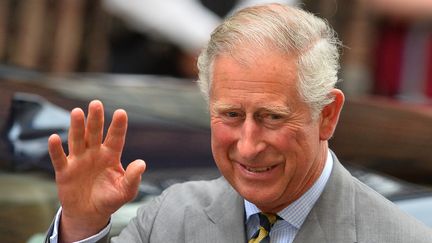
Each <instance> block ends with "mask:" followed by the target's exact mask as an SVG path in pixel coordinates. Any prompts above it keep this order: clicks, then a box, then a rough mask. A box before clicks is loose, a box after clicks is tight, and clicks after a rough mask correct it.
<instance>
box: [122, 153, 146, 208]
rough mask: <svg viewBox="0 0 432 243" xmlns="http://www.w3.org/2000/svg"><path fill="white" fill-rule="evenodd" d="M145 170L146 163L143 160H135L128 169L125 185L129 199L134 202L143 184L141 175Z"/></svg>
mask: <svg viewBox="0 0 432 243" xmlns="http://www.w3.org/2000/svg"><path fill="white" fill-rule="evenodd" d="M145 170H146V163H145V162H144V161H143V160H135V161H134V162H132V163H130V164H129V165H128V167H127V168H126V173H125V177H124V179H123V182H124V183H123V185H124V188H125V191H126V192H127V195H129V198H127V199H128V200H132V199H133V198H134V197H135V196H136V194H137V192H138V187H139V185H140V183H141V175H142V173H144V171H145Z"/></svg>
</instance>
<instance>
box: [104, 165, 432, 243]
mask: <svg viewBox="0 0 432 243" xmlns="http://www.w3.org/2000/svg"><path fill="white" fill-rule="evenodd" d="M334 160H335V162H334V166H333V171H332V174H331V176H330V178H329V181H328V183H327V185H326V187H325V189H324V191H323V193H322V195H321V196H320V198H319V199H318V201H317V202H316V204H315V206H314V208H313V209H312V210H311V212H310V213H309V215H308V216H307V218H306V220H305V222H304V224H303V225H302V227H301V229H300V231H299V232H298V234H297V236H296V238H295V240H294V242H295V243H300V242H302V243H306V242H310V243H315V242H328V243H339V242H340V243H354V242H358V243H360V242H361V243H374V242H377V243H384V242H386V243H387V242H392V243H399V242H400V243H409V242H413V243H414V242H415V243H422V242H424V243H431V242H432V230H431V229H430V228H428V227H426V226H425V225H423V224H422V223H420V222H418V221H417V220H416V219H414V218H412V217H411V216H408V215H406V214H405V213H403V212H401V211H400V210H399V209H398V208H397V207H396V206H395V205H394V204H392V203H391V202H389V201H387V200H386V199H385V198H383V197H382V196H381V195H379V194H378V193H376V192H375V191H373V190H371V189H370V188H368V187H367V186H365V185H364V184H362V183H361V182H359V181H358V180H356V179H355V178H353V177H352V176H351V175H350V174H349V172H348V171H346V170H345V168H343V166H342V165H341V164H340V163H339V162H338V160H337V158H336V157H334ZM244 220H245V213H244V205H243V199H242V198H241V196H240V195H239V194H238V193H237V192H236V191H235V190H234V189H233V188H232V187H231V186H230V185H229V184H228V183H227V182H226V180H225V179H224V178H219V179H217V180H213V181H200V182H187V183H184V184H178V185H174V186H172V187H170V188H169V189H167V190H166V191H165V192H164V193H163V194H162V195H161V196H159V197H157V198H155V199H154V200H153V201H152V202H150V203H148V204H146V205H144V206H143V207H141V208H140V209H139V211H138V213H137V216H136V217H135V218H134V219H133V220H132V221H131V222H130V223H129V225H128V226H127V227H126V228H125V229H124V230H123V231H122V232H121V234H120V235H119V236H118V237H116V238H113V239H112V242H188V243H189V242H243V243H244V242H246V239H245V223H244Z"/></svg>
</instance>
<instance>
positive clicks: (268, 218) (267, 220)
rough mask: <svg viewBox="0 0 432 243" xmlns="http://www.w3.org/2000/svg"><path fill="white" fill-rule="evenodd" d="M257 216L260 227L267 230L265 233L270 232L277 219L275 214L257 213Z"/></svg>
mask: <svg viewBox="0 0 432 243" xmlns="http://www.w3.org/2000/svg"><path fill="white" fill-rule="evenodd" d="M258 216H259V219H260V225H261V226H262V227H263V228H264V229H265V230H267V232H270V229H271V227H273V225H274V224H275V223H276V221H277V220H278V218H279V216H277V215H276V214H271V213H259V214H258Z"/></svg>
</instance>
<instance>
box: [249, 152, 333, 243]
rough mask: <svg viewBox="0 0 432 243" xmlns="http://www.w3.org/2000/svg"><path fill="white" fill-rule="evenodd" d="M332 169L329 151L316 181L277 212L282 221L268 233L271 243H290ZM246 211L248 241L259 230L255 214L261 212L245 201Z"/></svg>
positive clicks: (322, 188)
mask: <svg viewBox="0 0 432 243" xmlns="http://www.w3.org/2000/svg"><path fill="white" fill-rule="evenodd" d="M332 167H333V158H332V156H331V154H330V151H329V152H327V160H326V163H325V166H324V169H323V172H322V173H321V175H320V177H319V178H318V180H317V181H316V182H315V183H314V184H313V185H312V187H311V188H309V190H308V191H306V192H305V193H304V194H303V195H302V196H301V197H300V198H299V199H297V200H296V201H294V202H292V203H291V204H290V205H288V207H286V208H284V209H283V210H282V211H280V212H278V215H279V216H280V217H281V218H282V219H283V220H278V221H277V222H276V223H275V225H274V226H273V227H272V230H271V231H270V242H271V243H282V242H283V243H286V242H288V243H291V242H293V241H294V237H295V236H296V234H297V232H298V231H299V229H300V227H301V226H302V224H303V222H304V221H305V219H306V217H307V215H308V214H309V212H310V211H311V209H312V207H313V206H314V204H315V202H316V201H317V200H318V198H319V196H320V195H321V193H322V191H323V190H324V187H325V185H326V184H327V181H328V178H329V177H330V174H331V170H332ZM245 211H246V232H247V237H248V239H250V238H251V237H252V235H253V234H254V233H255V232H256V231H257V230H258V228H259V218H258V215H257V213H259V212H261V210H259V209H258V208H257V207H256V206H255V205H254V204H253V203H251V202H249V201H247V200H245Z"/></svg>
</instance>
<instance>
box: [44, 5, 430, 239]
mask: <svg viewBox="0 0 432 243" xmlns="http://www.w3.org/2000/svg"><path fill="white" fill-rule="evenodd" d="M337 44H338V41H337V40H336V39H335V37H334V33H333V31H332V30H331V28H329V26H327V25H326V23H325V22H324V21H322V20H321V19H319V18H316V17H314V16H313V15H311V14H309V13H306V12H304V11H302V10H300V9H296V8H293V7H288V6H284V5H278V4H270V5H262V6H256V7H251V8H246V9H244V10H241V11H239V12H237V13H236V14H235V15H233V16H232V17H230V18H229V19H227V20H226V21H225V22H224V23H223V24H221V25H220V26H219V27H218V28H217V29H216V30H215V31H214V32H213V34H212V36H211V40H210V42H209V43H208V45H207V47H206V48H205V49H204V50H203V52H202V53H201V55H200V57H199V60H198V67H199V71H200V76H199V84H200V87H201V90H202V91H203V93H204V95H205V97H206V98H207V100H208V103H209V109H210V116H211V131H212V138H211V139H212V141H211V142H212V151H213V155H214V159H215V161H216V164H217V166H218V168H219V170H220V172H221V173H222V175H223V177H221V178H219V179H217V180H213V181H200V182H187V183H184V184H178V185H174V186H172V187H171V188H169V189H167V190H166V191H165V192H163V193H162V195H161V196H159V197H157V198H155V199H154V200H153V201H151V202H150V203H147V204H145V205H143V206H142V207H141V208H140V209H139V210H138V213H137V216H136V217H135V218H134V219H133V220H132V221H131V222H130V223H129V225H128V226H127V227H126V228H125V229H124V230H123V231H122V232H121V234H120V235H119V236H118V237H117V238H113V239H112V242H247V241H248V242H343V243H346V242H432V233H431V230H430V229H429V228H427V227H426V226H424V225H422V224H421V223H419V222H417V221H416V220H415V219H413V218H411V217H409V216H407V215H406V214H404V213H402V212H401V211H399V210H398V209H397V208H396V207H395V206H394V205H393V204H392V203H390V202H388V201H386V200H385V199H384V198H382V197H381V196H380V195H378V194H377V193H375V192H374V191H372V190H371V189H369V188H367V187H366V186H365V185H363V184H361V183H360V182H359V181H357V180H356V179H354V178H353V177H352V176H351V175H350V174H349V173H348V172H347V171H346V170H345V169H344V168H343V167H342V166H341V164H340V163H339V162H338V159H337V158H336V156H335V155H334V154H333V153H332V152H331V151H329V149H328V142H327V141H328V140H329V139H330V138H331V136H332V134H333V131H334V130H335V127H336V124H337V122H338V118H339V114H340V111H341V109H342V105H343V103H344V95H343V93H342V92H341V91H340V90H338V89H335V83H336V81H337V70H338V66H339V65H338V50H337ZM84 118H85V117H84V113H83V111H82V110H81V109H74V110H73V111H72V112H71V129H70V135H69V155H68V156H66V155H65V154H64V152H63V149H62V147H61V141H60V138H59V137H58V136H56V135H53V136H51V137H50V139H49V151H50V155H51V159H52V162H53V165H54V167H55V171H56V181H57V185H58V191H59V197H60V201H61V204H62V209H61V211H59V213H58V215H57V218H56V220H55V223H54V224H53V226H52V227H51V229H50V233H49V236H50V237H49V238H48V239H47V241H51V242H56V241H60V242H71V241H76V240H82V239H85V240H86V241H84V242H95V241H104V240H107V239H106V238H107V237H106V235H107V234H108V231H109V221H110V215H111V214H112V213H113V212H115V211H116V210H117V209H118V208H119V207H121V206H122V205H123V204H124V203H126V202H127V201H129V200H131V199H132V198H133V197H134V195H135V194H136V191H137V187H138V185H139V183H140V180H141V174H142V173H143V172H144V170H145V163H144V162H143V161H142V160H137V161H134V162H132V163H131V164H130V165H129V166H128V167H127V169H126V170H123V168H122V166H121V164H120V155H121V152H122V147H123V144H124V138H125V133H126V126H127V116H126V113H125V111H123V110H118V111H116V112H115V113H114V115H113V120H112V123H111V125H110V128H109V130H108V133H107V135H106V138H105V140H104V141H103V142H102V137H103V135H102V130H103V129H102V128H103V107H102V104H101V103H100V102H99V101H93V102H91V103H90V105H89V113H88V119H87V122H86V123H85V121H84V120H85V119H84ZM144 139H145V138H144Z"/></svg>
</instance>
